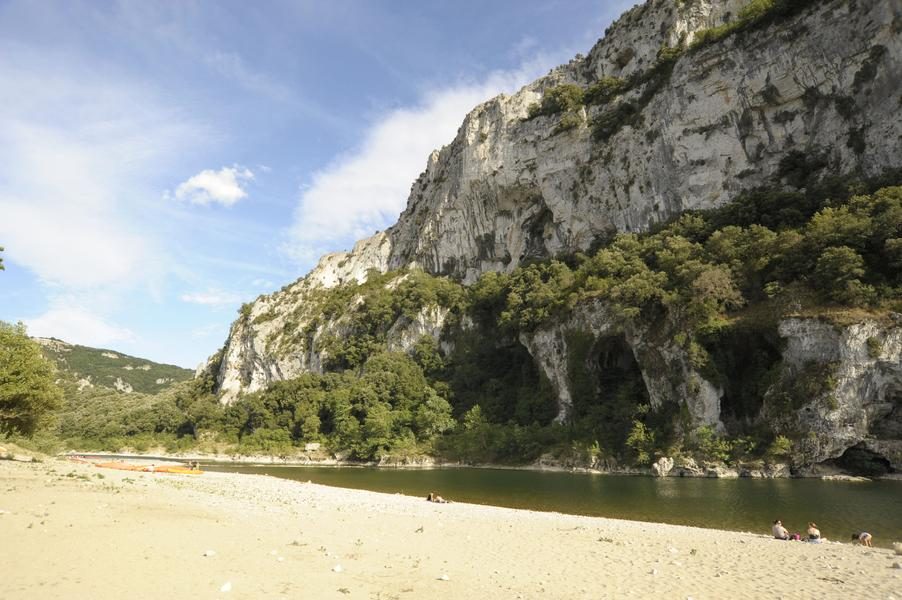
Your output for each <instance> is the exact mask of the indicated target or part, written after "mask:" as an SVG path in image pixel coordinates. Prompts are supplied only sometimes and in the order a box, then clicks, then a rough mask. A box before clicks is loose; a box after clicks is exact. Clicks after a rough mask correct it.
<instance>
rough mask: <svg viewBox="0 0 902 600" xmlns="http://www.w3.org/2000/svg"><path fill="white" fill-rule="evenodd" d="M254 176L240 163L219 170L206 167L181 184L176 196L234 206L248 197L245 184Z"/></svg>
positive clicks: (204, 202) (180, 198)
mask: <svg viewBox="0 0 902 600" xmlns="http://www.w3.org/2000/svg"><path fill="white" fill-rule="evenodd" d="M253 178H254V174H253V173H252V172H251V171H250V170H249V169H247V168H245V167H240V166H238V165H235V166H232V167H223V168H221V169H220V170H218V171H213V170H211V169H204V170H203V171H201V172H200V173H198V174H197V175H194V176H193V177H191V178H189V179H188V180H187V181H185V182H183V183H181V184H179V186H178V188H176V190H175V197H176V198H178V199H179V200H186V201H188V202H190V203H192V204H201V205H207V204H214V203H218V204H222V205H223V206H232V205H233V204H235V203H236V202H238V201H239V200H241V199H242V198H247V191H246V190H245V189H244V186H245V185H246V184H247V182H249V181H251V180H252V179H253Z"/></svg>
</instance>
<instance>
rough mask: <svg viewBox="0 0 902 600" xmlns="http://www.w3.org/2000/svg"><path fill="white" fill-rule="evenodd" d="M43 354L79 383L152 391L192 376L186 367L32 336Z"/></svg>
mask: <svg viewBox="0 0 902 600" xmlns="http://www.w3.org/2000/svg"><path fill="white" fill-rule="evenodd" d="M35 341H37V342H38V343H39V344H41V347H42V349H43V352H44V355H45V356H46V357H47V358H49V359H50V360H52V361H54V362H55V363H56V365H57V366H58V368H59V370H60V372H61V373H64V374H66V375H68V376H70V377H72V379H73V380H75V381H76V382H79V384H80V385H81V386H87V385H91V386H101V387H107V388H113V389H116V390H119V391H122V392H141V393H145V394H154V393H156V392H159V391H162V390H164V389H166V388H168V387H169V386H171V385H172V384H174V383H178V382H181V381H186V380H188V379H191V378H192V377H193V376H194V372H193V371H191V370H190V369H183V368H182V367H177V366H175V365H164V364H160V363H155V362H153V361H150V360H146V359H144V358H136V357H134V356H129V355H127V354H122V353H121V352H114V351H112V350H105V349H102V348H89V347H87V346H78V345H75V344H68V343H66V342H64V341H62V340H58V339H55V338H35Z"/></svg>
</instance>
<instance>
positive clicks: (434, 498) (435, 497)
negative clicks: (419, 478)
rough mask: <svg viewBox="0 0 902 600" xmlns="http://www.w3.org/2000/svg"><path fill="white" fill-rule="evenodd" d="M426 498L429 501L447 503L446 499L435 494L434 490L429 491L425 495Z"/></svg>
mask: <svg viewBox="0 0 902 600" xmlns="http://www.w3.org/2000/svg"><path fill="white" fill-rule="evenodd" d="M426 500H427V501H429V502H438V503H439V504H447V503H448V501H447V500H445V499H444V498H442V497H441V496H439V495H438V494H436V493H435V492H429V495H428V496H426Z"/></svg>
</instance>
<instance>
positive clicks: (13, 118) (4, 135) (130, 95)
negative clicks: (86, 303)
mask: <svg viewBox="0 0 902 600" xmlns="http://www.w3.org/2000/svg"><path fill="white" fill-rule="evenodd" d="M5 48H6V49H10V48H11V47H10V46H5ZM12 48H16V47H15V46H12ZM19 50H20V52H18V53H17V56H19V59H20V60H19V61H18V62H17V63H15V64H13V63H11V62H8V61H4V60H3V59H2V58H0V81H6V82H15V83H14V85H3V86H0V104H2V105H3V106H4V110H3V112H2V114H0V214H2V215H3V217H2V218H0V239H2V240H3V242H4V244H5V245H6V247H7V248H6V255H7V258H8V260H9V261H10V262H16V263H18V264H20V265H22V266H24V267H26V268H28V269H29V270H31V271H32V272H34V273H35V274H36V275H37V276H38V277H39V278H40V279H41V280H43V281H44V282H46V283H50V284H54V285H62V286H69V287H77V288H89V287H93V286H99V285H117V286H120V285H130V284H133V283H135V282H136V281H138V280H145V281H146V280H147V279H148V278H149V277H152V274H151V271H154V270H156V269H157V267H158V266H159V265H160V264H161V261H159V257H160V254H161V252H160V251H159V248H158V247H157V244H156V241H155V240H154V238H153V236H152V235H149V234H148V232H147V231H146V230H145V229H144V228H142V227H141V223H142V218H141V217H139V216H138V214H137V213H140V206H141V198H142V197H147V198H151V197H153V196H154V195H155V194H154V193H153V192H152V191H151V189H150V187H151V186H150V184H149V178H150V176H151V174H152V173H153V172H154V171H156V170H160V169H163V168H165V167H164V165H165V163H166V162H167V161H168V160H169V157H170V156H171V155H172V154H173V153H174V152H173V150H174V149H175V148H179V147H181V148H184V147H186V146H190V143H191V142H190V140H191V139H192V138H193V137H194V136H196V135H198V134H199V131H198V130H197V129H194V128H193V127H192V126H190V125H188V124H186V123H185V122H184V120H183V119H180V118H179V115H177V114H176V113H174V112H173V111H171V110H168V109H166V108H165V107H164V106H163V105H161V104H160V103H158V102H156V101H155V100H154V98H153V96H152V94H150V93H149V92H148V90H146V89H144V88H143V87H142V86H140V85H138V84H134V83H132V84H129V83H128V82H124V81H120V80H110V79H105V78H102V77H100V76H97V75H95V74H93V73H92V72H89V71H83V70H80V69H78V68H77V67H73V66H72V65H67V66H63V65H61V64H56V63H55V62H53V61H50V60H48V59H47V57H41V58H40V59H32V60H29V58H30V57H29V56H28V54H27V52H25V51H24V50H22V49H21V48H19ZM4 54H5V52H4ZM126 198H127V199H129V200H130V202H128V203H126V202H124V199H126ZM145 218H146V216H145Z"/></svg>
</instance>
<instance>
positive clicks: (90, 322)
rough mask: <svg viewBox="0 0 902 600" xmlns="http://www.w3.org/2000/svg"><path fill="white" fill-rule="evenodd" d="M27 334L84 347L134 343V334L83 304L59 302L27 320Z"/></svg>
mask: <svg viewBox="0 0 902 600" xmlns="http://www.w3.org/2000/svg"><path fill="white" fill-rule="evenodd" d="M25 326H26V327H27V328H28V334H29V335H32V336H36V337H55V338H58V339H61V340H64V341H66V342H69V343H72V344H81V345H83V346H110V345H116V344H123V343H128V342H132V341H134V339H135V335H134V333H132V332H131V331H130V330H129V329H127V328H124V327H118V326H116V325H114V324H112V323H109V322H108V321H107V320H105V319H104V318H103V317H101V316H99V315H97V314H95V313H94V312H92V311H90V310H88V309H85V308H84V307H81V306H73V305H67V304H66V303H63V302H61V303H59V304H57V305H56V306H53V307H51V308H50V310H48V311H47V312H45V313H44V314H43V315H41V316H39V317H36V318H34V319H27V320H26V321H25Z"/></svg>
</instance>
